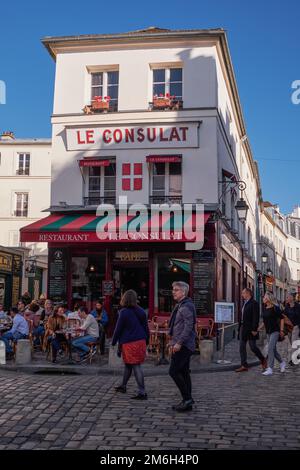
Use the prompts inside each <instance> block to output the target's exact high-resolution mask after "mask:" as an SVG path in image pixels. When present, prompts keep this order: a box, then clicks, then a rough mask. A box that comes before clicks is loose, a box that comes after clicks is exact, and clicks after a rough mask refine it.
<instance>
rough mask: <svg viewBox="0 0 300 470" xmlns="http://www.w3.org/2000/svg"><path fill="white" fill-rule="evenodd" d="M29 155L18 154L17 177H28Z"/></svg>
mask: <svg viewBox="0 0 300 470" xmlns="http://www.w3.org/2000/svg"><path fill="white" fill-rule="evenodd" d="M29 170H30V153H18V167H17V175H29Z"/></svg>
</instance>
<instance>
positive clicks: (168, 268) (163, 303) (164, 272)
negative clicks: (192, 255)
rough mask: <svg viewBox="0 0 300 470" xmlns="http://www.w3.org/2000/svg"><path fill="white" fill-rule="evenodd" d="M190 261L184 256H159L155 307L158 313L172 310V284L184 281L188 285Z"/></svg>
mask: <svg viewBox="0 0 300 470" xmlns="http://www.w3.org/2000/svg"><path fill="white" fill-rule="evenodd" d="M190 275H191V260H190V259H189V258H185V257H184V256H180V255H176V256H175V255H174V256H171V255H170V256H168V255H159V256H158V259H157V280H156V286H157V287H156V296H157V298H156V299H155V306H156V307H157V308H158V311H159V312H160V313H165V312H166V313H170V312H171V311H172V310H173V308H174V305H175V304H174V300H173V295H172V283H173V282H174V281H184V282H186V283H187V284H189V285H190Z"/></svg>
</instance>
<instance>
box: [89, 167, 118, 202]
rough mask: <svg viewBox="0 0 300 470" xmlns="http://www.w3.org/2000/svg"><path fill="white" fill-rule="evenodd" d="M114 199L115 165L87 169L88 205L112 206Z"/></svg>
mask: <svg viewBox="0 0 300 470" xmlns="http://www.w3.org/2000/svg"><path fill="white" fill-rule="evenodd" d="M115 199H116V164H115V163H110V165H108V166H94V167H89V168H88V187H87V201H86V202H87V203H88V205H97V204H100V203H101V202H104V203H105V202H106V203H111V204H114V203H115Z"/></svg>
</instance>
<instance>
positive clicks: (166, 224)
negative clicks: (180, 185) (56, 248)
mask: <svg viewBox="0 0 300 470" xmlns="http://www.w3.org/2000/svg"><path fill="white" fill-rule="evenodd" d="M209 216H210V214H209V213H206V214H204V219H203V222H204V224H205V223H206V222H207V220H208V218H209ZM195 220H196V219H195V214H192V215H191V216H187V217H186V216H184V223H183V219H182V220H181V221H180V220H174V218H173V215H172V214H163V215H162V214H160V215H157V216H154V215H153V216H152V217H150V215H148V216H147V215H146V217H144V218H142V217H141V216H140V215H134V216H129V215H127V214H124V215H121V214H120V215H112V216H111V215H104V216H97V215H96V214H71V215H63V214H52V215H49V216H48V217H45V218H44V219H41V220H38V221H37V222H34V223H33V224H30V225H27V226H26V227H23V228H21V230H20V234H21V237H20V239H21V241H22V242H51V243H55V242H57V243H101V242H125V243H127V242H169V243H170V242H192V241H193V240H192V239H191V235H193V233H194V232H193V229H194V227H195ZM178 222H179V223H178ZM137 225H138V227H139V228H138V229H136V226H137ZM183 225H184V228H183ZM128 232H130V233H128Z"/></svg>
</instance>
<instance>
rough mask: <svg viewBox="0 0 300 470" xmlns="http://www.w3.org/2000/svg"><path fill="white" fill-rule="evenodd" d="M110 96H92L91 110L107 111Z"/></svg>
mask: <svg viewBox="0 0 300 470" xmlns="http://www.w3.org/2000/svg"><path fill="white" fill-rule="evenodd" d="M109 102H110V96H104V97H102V96H94V97H93V99H92V106H91V107H92V110H95V109H100V110H108V109H109Z"/></svg>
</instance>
